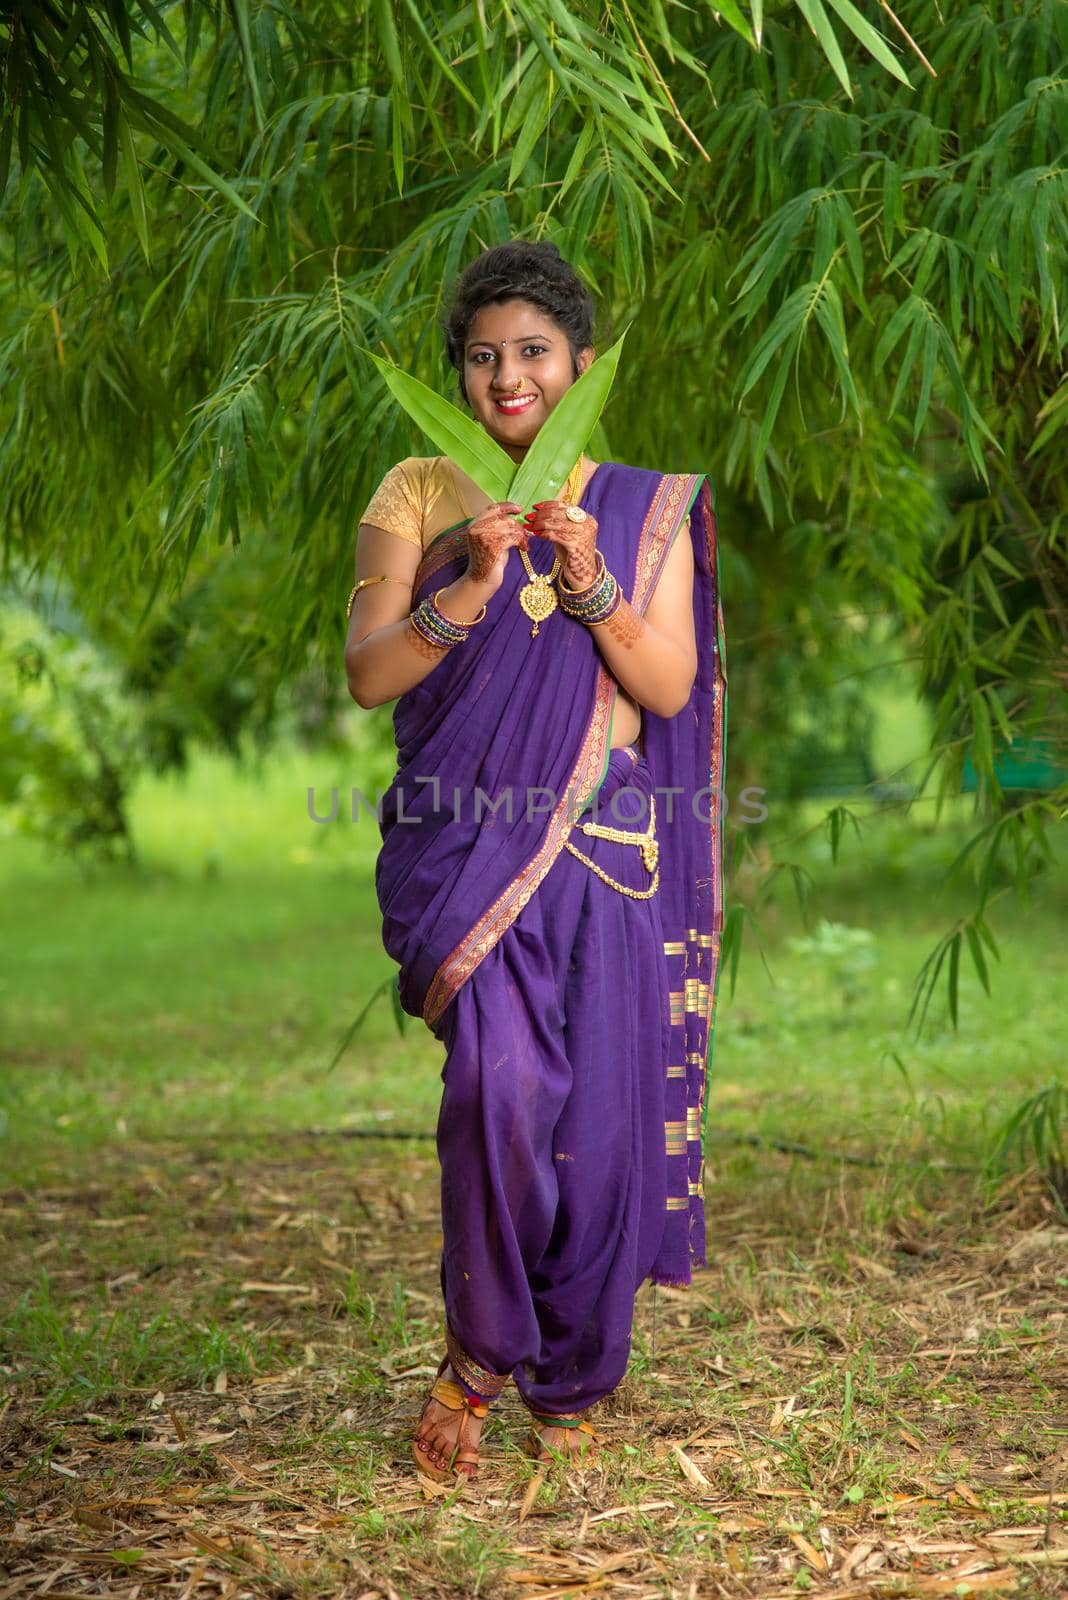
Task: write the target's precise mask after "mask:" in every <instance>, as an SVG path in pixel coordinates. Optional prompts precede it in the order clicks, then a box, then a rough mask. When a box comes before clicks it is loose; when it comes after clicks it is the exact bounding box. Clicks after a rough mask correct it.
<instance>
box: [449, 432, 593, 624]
mask: <svg viewBox="0 0 1068 1600" xmlns="http://www.w3.org/2000/svg"><path fill="white" fill-rule="evenodd" d="M445 459H446V460H449V458H448V457H447V456H446V458H445ZM585 460H586V458H585V456H580V457H579V459H578V460H577V461H576V462H575V465H574V466H573V467H572V469H571V471H570V473H569V474H568V479H567V483H566V484H565V485H564V492H563V494H562V495H561V497H560V498H561V499H562V500H565V501H566V502H567V504H568V505H574V503H575V501H576V500H577V499H578V497H579V490H580V488H581V486H582V468H583V465H584V464H585ZM449 466H450V468H452V477H453V482H454V483H455V485H456V497H457V499H458V501H459V503H460V506H461V508H462V509H463V510H464V511H467V514H468V517H469V518H470V516H471V513H470V511H468V509H467V501H466V500H465V499H464V495H463V490H462V489H461V487H460V479H459V476H458V474H457V472H456V469H455V467H454V465H453V463H452V462H451V461H449ZM519 554H520V556H521V557H522V560H523V565H524V567H525V568H526V569H527V576H528V578H529V579H530V582H529V583H525V584H524V585H523V587H522V588H521V589H520V591H519V604H520V605H521V606H522V607H523V610H524V611H525V612H526V614H527V616H528V617H529V618H530V620H531V622H532V623H533V624H534V626H533V627H532V628H531V630H530V637H531V638H532V639H536V638H537V637H538V628H539V626H540V624H541V623H543V622H544V621H545V619H546V618H547V617H551V616H552V614H553V612H554V611H555V610H556V607H557V599H556V590H555V589H554V588H553V583H554V581H555V580H556V578H557V577H558V575H559V573H560V571H561V568H562V567H563V562H562V561H561V559H560V555H559V552H558V553H557V555H556V558H555V560H554V561H553V564H552V566H551V568H550V569H549V571H548V572H535V570H534V568H533V567H532V566H531V564H530V557H529V556H528V555H527V553H526V551H525V550H524V549H523V547H522V545H520V546H519Z"/></svg>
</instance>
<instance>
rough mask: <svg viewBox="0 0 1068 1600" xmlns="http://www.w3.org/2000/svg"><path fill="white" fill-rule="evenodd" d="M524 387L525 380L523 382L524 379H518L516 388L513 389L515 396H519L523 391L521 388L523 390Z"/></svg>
mask: <svg viewBox="0 0 1068 1600" xmlns="http://www.w3.org/2000/svg"><path fill="white" fill-rule="evenodd" d="M522 387H523V380H522V378H517V379H516V383H515V388H514V389H513V390H512V393H513V394H518V393H519V391H520V389H521V388H522Z"/></svg>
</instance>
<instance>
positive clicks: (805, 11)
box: [795, 0, 853, 100]
mask: <svg viewBox="0 0 1068 1600" xmlns="http://www.w3.org/2000/svg"><path fill="white" fill-rule="evenodd" d="M795 3H796V5H797V9H798V10H799V11H800V13H801V15H802V16H803V17H804V19H805V21H806V22H807V23H808V25H809V27H810V28H811V29H812V31H813V33H814V34H815V35H816V38H817V39H818V40H819V42H820V44H821V45H822V47H823V53H824V55H825V56H826V57H827V60H828V61H829V62H830V64H831V67H832V69H833V71H834V75H835V77H836V78H837V79H838V82H839V83H840V84H841V85H842V88H843V89H844V90H845V92H846V94H847V95H848V96H849V98H850V100H852V98H853V88H852V85H851V84H850V82H849V73H848V71H847V70H846V64H845V60H844V58H843V56H842V51H841V47H840V45H839V43H838V40H837V38H836V37H835V32H834V29H833V28H832V27H831V19H830V17H828V15H827V13H826V11H824V9H823V0H795Z"/></svg>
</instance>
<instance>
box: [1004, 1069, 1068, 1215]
mask: <svg viewBox="0 0 1068 1600" xmlns="http://www.w3.org/2000/svg"><path fill="white" fill-rule="evenodd" d="M1020 1165H1023V1166H1028V1165H1031V1166H1034V1167H1035V1168H1037V1170H1038V1171H1039V1173H1040V1174H1041V1175H1042V1177H1043V1179H1044V1180H1045V1182H1046V1184H1047V1185H1048V1187H1049V1190H1050V1193H1051V1195H1052V1196H1053V1199H1054V1202H1055V1204H1056V1205H1057V1208H1058V1210H1059V1212H1060V1216H1061V1220H1062V1221H1064V1222H1068V1084H1065V1083H1064V1082H1062V1081H1061V1079H1059V1078H1056V1079H1054V1080H1053V1082H1052V1083H1049V1084H1047V1085H1046V1087H1045V1088H1044V1089H1040V1090H1039V1091H1038V1092H1037V1094H1033V1095H1029V1096H1028V1097H1027V1099H1026V1100H1024V1101H1022V1102H1021V1103H1020V1104H1019V1105H1018V1106H1016V1107H1015V1108H1014V1109H1013V1111H1011V1112H1010V1114H1009V1115H1008V1116H1007V1117H1006V1118H1005V1119H1004V1120H1003V1121H1002V1123H1001V1125H1000V1126H999V1128H998V1130H997V1133H996V1135H995V1137H994V1141H993V1146H992V1149H991V1152H990V1155H989V1157H988V1160H987V1175H988V1177H995V1176H997V1175H998V1174H1003V1173H1004V1171H1005V1170H1006V1168H1009V1167H1012V1166H1017V1167H1019V1166H1020Z"/></svg>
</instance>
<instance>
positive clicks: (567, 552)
mask: <svg viewBox="0 0 1068 1600" xmlns="http://www.w3.org/2000/svg"><path fill="white" fill-rule="evenodd" d="M566 505H567V502H566V501H564V500H543V501H540V502H539V504H538V505H536V506H535V507H534V510H533V511H530V512H528V513H527V516H526V518H525V519H524V520H525V521H526V524H527V526H528V528H529V529H530V532H531V533H533V534H535V535H536V536H537V537H538V538H543V539H544V538H548V539H551V540H552V542H553V544H554V545H555V546H556V553H557V555H559V557H560V559H561V563H562V567H563V576H564V581H565V583H567V584H568V585H569V587H570V588H572V589H588V588H589V587H590V585H591V584H592V583H593V581H594V579H595V578H596V577H597V574H598V572H599V571H600V565H599V563H598V560H597V532H598V525H597V518H596V517H594V516H591V515H590V513H589V512H587V513H586V520H585V521H584V522H572V521H571V520H570V518H569V517H568V516H567V514H566Z"/></svg>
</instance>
